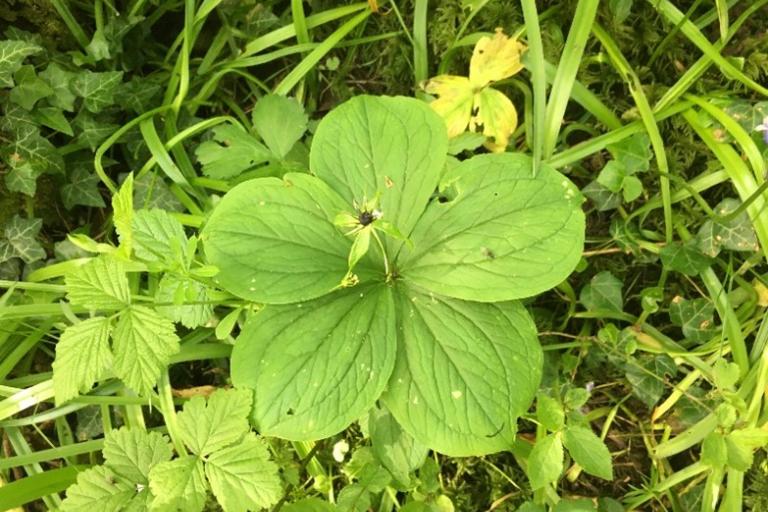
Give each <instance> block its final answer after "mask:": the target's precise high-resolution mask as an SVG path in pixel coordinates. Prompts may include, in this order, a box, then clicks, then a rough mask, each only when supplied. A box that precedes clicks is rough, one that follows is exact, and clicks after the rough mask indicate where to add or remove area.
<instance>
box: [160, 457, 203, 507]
mask: <svg viewBox="0 0 768 512" xmlns="http://www.w3.org/2000/svg"><path fill="white" fill-rule="evenodd" d="M149 488H150V489H151V491H152V495H153V496H154V500H152V507H151V508H152V509H154V510H183V511H184V512H198V511H202V510H203V507H204V506H205V500H206V494H207V490H208V486H207V484H206V483H205V475H204V473H203V461H202V460H201V459H199V458H197V457H195V456H194V455H188V456H186V457H179V458H178V459H174V460H172V461H169V462H161V463H160V464H157V465H156V466H154V467H153V468H152V469H151V470H150V472H149Z"/></svg>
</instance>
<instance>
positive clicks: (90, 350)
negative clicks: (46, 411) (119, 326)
mask: <svg viewBox="0 0 768 512" xmlns="http://www.w3.org/2000/svg"><path fill="white" fill-rule="evenodd" d="M111 330H112V325H111V322H110V320H109V319H108V318H104V317H94V318H89V319H88V320H83V321H82V322H80V323H79V324H75V325H71V326H69V327H67V328H66V329H65V330H64V332H63V333H62V334H61V338H60V339H59V342H58V343H57V344H56V360H55V361H54V362H53V390H54V393H55V396H56V403H57V404H60V403H64V402H66V401H67V400H69V399H70V398H74V397H76V396H77V395H78V394H80V393H86V392H88V391H90V389H91V387H92V386H93V384H94V383H95V382H97V381H98V380H99V379H102V378H104V377H105V376H106V374H107V371H108V370H109V369H110V368H111V366H112V353H111V352H110V350H109V334H110V331H111Z"/></svg>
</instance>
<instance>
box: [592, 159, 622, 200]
mask: <svg viewBox="0 0 768 512" xmlns="http://www.w3.org/2000/svg"><path fill="white" fill-rule="evenodd" d="M626 175H627V173H626V169H625V168H624V165H623V164H621V163H620V162H617V161H615V160H611V161H610V162H608V163H607V164H605V167H603V168H602V169H601V170H600V173H599V174H598V175H597V182H598V183H599V184H601V185H602V186H604V187H605V188H607V189H608V190H610V191H611V192H615V193H618V192H621V188H622V186H623V185H624V178H625V177H626Z"/></svg>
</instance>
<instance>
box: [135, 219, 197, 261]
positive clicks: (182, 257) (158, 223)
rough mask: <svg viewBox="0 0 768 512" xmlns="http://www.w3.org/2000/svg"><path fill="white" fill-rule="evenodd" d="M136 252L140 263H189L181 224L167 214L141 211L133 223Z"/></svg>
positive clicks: (185, 239) (185, 237) (185, 238)
mask: <svg viewBox="0 0 768 512" xmlns="http://www.w3.org/2000/svg"><path fill="white" fill-rule="evenodd" d="M131 231H132V233H133V251H134V253H135V254H136V257H137V258H139V259H140V260H143V261H147V262H151V263H164V264H166V265H170V264H172V263H174V262H178V263H179V264H181V265H184V264H186V263H187V259H188V254H187V236H186V235H185V234H184V226H182V225H181V222H179V221H178V220H176V219H175V218H173V217H171V215H170V214H169V213H168V212H166V211H165V210H160V209H157V208H155V209H152V210H138V211H135V212H134V213H133V218H132V219H131Z"/></svg>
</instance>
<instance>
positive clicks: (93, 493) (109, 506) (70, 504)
mask: <svg viewBox="0 0 768 512" xmlns="http://www.w3.org/2000/svg"><path fill="white" fill-rule="evenodd" d="M135 494H136V490H135V489H134V488H133V486H131V485H130V484H129V483H127V482H123V481H119V480H118V479H117V476H116V475H115V474H114V473H113V472H112V471H111V470H109V469H108V468H106V467H104V466H95V467H92V468H90V469H87V470H85V471H83V472H81V473H80V474H79V475H77V483H76V484H75V485H72V486H70V487H69V489H67V497H66V499H65V500H64V501H63V502H62V504H61V510H62V511H64V512H93V511H94V510H99V511H104V512H119V511H121V510H124V509H125V508H126V507H127V506H128V505H129V504H130V502H131V500H132V499H133V497H134V495H135Z"/></svg>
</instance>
